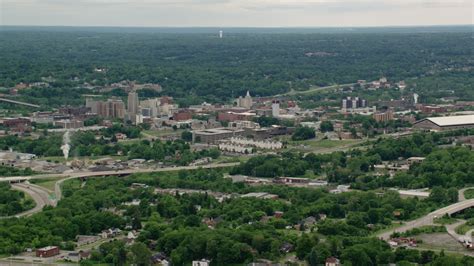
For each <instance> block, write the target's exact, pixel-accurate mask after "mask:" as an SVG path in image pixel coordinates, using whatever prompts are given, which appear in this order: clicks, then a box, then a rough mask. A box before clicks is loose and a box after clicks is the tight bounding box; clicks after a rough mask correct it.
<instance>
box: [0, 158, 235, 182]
mask: <svg viewBox="0 0 474 266" xmlns="http://www.w3.org/2000/svg"><path fill="white" fill-rule="evenodd" d="M238 164H240V163H238V162H237V163H219V164H207V165H199V166H177V167H163V168H144V169H126V170H117V171H99V172H90V171H87V172H74V173H66V174H41V175H31V176H10V177H1V178H0V182H23V181H27V180H32V179H44V178H50V177H64V178H67V177H71V178H81V177H95V176H114V175H131V174H137V173H155V172H172V171H179V170H196V169H199V168H202V169H210V168H224V167H232V166H236V165H238Z"/></svg>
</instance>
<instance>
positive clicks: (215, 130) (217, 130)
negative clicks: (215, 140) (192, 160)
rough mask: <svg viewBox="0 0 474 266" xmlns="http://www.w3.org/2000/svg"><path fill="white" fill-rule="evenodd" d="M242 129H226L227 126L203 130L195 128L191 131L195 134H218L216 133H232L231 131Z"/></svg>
mask: <svg viewBox="0 0 474 266" xmlns="http://www.w3.org/2000/svg"><path fill="white" fill-rule="evenodd" d="M242 131H243V130H241V129H237V130H232V129H227V128H211V129H205V130H195V131H193V133H195V134H200V135H218V134H228V133H233V132H242Z"/></svg>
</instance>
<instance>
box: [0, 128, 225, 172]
mask: <svg viewBox="0 0 474 266" xmlns="http://www.w3.org/2000/svg"><path fill="white" fill-rule="evenodd" d="M114 128H115V127H112V128H107V129H104V130H101V131H99V132H95V133H94V132H92V131H87V132H75V133H74V134H73V135H72V136H71V143H70V145H71V151H70V154H71V156H75V157H82V156H116V155H121V156H125V157H127V158H128V159H146V160H156V161H160V162H169V163H175V164H178V165H188V164H189V163H191V162H192V161H194V160H196V159H200V158H203V157H211V158H213V159H216V158H218V157H219V156H220V152H219V150H218V149H217V148H211V149H207V150H201V151H191V147H190V145H189V143H187V142H185V141H184V140H175V141H160V140H153V141H151V140H137V141H133V142H117V139H116V138H115V136H114V133H115V132H122V133H124V134H128V135H129V136H135V137H136V136H139V135H140V130H138V128H136V127H130V128H129V127H125V128H123V127H117V128H115V130H114ZM62 143H63V137H62V135H59V134H51V135H47V136H41V137H39V138H38V139H24V138H20V137H17V136H6V137H2V138H0V150H8V149H10V148H11V149H13V150H15V151H17V152H25V153H33V154H35V155H37V156H42V157H43V156H44V157H51V156H62V155H63V152H62V150H61V145H62ZM0 170H1V169H0Z"/></svg>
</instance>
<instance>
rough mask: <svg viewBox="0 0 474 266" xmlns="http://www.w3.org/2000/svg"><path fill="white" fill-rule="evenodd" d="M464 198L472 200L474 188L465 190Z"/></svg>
mask: <svg viewBox="0 0 474 266" xmlns="http://www.w3.org/2000/svg"><path fill="white" fill-rule="evenodd" d="M464 197H466V199H473V198H474V188H470V189H467V190H466V191H464Z"/></svg>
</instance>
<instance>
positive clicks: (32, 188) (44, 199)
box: [0, 183, 56, 219]
mask: <svg viewBox="0 0 474 266" xmlns="http://www.w3.org/2000/svg"><path fill="white" fill-rule="evenodd" d="M12 188H13V189H15V190H19V191H22V192H24V193H26V194H28V195H30V197H31V198H32V199H33V200H34V202H35V204H36V205H35V207H34V208H33V209H30V210H27V211H24V212H21V213H18V214H15V215H12V216H6V217H0V219H6V218H13V217H17V218H18V217H24V216H30V215H33V214H35V213H37V212H40V211H42V210H43V208H44V207H45V206H56V202H55V201H53V200H51V199H50V192H49V191H48V190H46V189H44V188H42V187H39V186H36V185H32V184H28V183H18V184H12Z"/></svg>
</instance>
